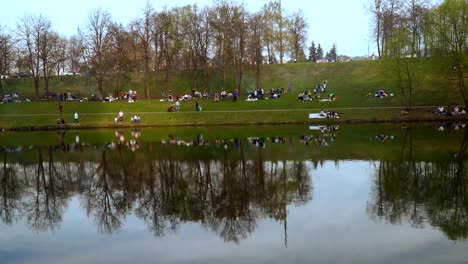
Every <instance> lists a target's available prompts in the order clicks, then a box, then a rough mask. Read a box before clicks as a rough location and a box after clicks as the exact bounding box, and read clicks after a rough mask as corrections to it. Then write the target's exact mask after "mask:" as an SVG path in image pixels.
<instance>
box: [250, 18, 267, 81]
mask: <svg viewBox="0 0 468 264" xmlns="http://www.w3.org/2000/svg"><path fill="white" fill-rule="evenodd" d="M263 23H264V20H263V17H262V14H261V13H255V14H254V15H252V16H250V18H249V23H248V24H249V27H250V31H249V33H250V34H249V35H250V38H249V40H250V41H249V42H248V44H247V50H248V52H249V58H250V62H251V63H253V64H254V65H255V80H256V82H255V88H256V89H259V88H260V74H261V67H262V64H263V55H262V48H263V45H262V44H263V42H262V35H263V34H262V33H263V31H262V30H263V29H264V28H265V27H264V25H263Z"/></svg>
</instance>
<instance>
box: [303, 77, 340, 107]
mask: <svg viewBox="0 0 468 264" xmlns="http://www.w3.org/2000/svg"><path fill="white" fill-rule="evenodd" d="M327 85H328V82H327V81H323V82H322V83H321V84H317V85H316V86H315V87H314V89H312V90H310V91H308V90H304V91H303V92H302V91H301V92H300V93H299V94H298V95H297V100H298V101H301V102H306V101H313V100H321V99H322V98H321V95H320V93H324V92H326V91H327ZM335 99H336V97H335V94H333V93H331V94H330V95H329V97H328V100H329V101H334V100H335Z"/></svg>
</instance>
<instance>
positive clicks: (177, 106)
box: [175, 99, 180, 112]
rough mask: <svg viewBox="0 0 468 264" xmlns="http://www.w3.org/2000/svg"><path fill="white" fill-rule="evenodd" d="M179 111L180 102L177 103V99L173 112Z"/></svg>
mask: <svg viewBox="0 0 468 264" xmlns="http://www.w3.org/2000/svg"><path fill="white" fill-rule="evenodd" d="M179 109H180V102H179V99H177V101H176V102H175V110H176V112H179Z"/></svg>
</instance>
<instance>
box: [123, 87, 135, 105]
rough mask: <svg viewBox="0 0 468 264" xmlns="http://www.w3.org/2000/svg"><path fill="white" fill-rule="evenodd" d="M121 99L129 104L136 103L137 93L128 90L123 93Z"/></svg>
mask: <svg viewBox="0 0 468 264" xmlns="http://www.w3.org/2000/svg"><path fill="white" fill-rule="evenodd" d="M123 98H124V99H125V100H127V101H128V102H129V103H133V102H136V101H137V100H138V99H139V96H138V94H137V91H132V90H129V91H128V92H126V93H124V96H123Z"/></svg>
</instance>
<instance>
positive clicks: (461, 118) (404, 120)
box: [0, 114, 468, 132]
mask: <svg viewBox="0 0 468 264" xmlns="http://www.w3.org/2000/svg"><path fill="white" fill-rule="evenodd" d="M438 122H439V123H440V122H445V123H454V122H468V114H465V115H458V116H434V117H432V118H421V117H419V118H416V117H415V118H412V117H408V116H401V118H393V119H388V118H387V119H386V118H382V119H378V118H377V119H375V118H372V119H339V118H324V119H312V120H310V119H308V120H306V121H276V122H269V121H267V122H238V123H219V124H211V123H181V124H117V125H115V124H113V125H79V124H78V125H74V124H72V125H64V126H58V125H54V126H20V127H12V128H1V127H0V131H1V132H28V131H29V132H34V131H58V130H91V129H132V128H134V129H139V128H163V127H216V126H220V127H228V126H280V125H318V124H321V125H332V124H385V123H387V124H389V123H390V124H416V123H438Z"/></svg>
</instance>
